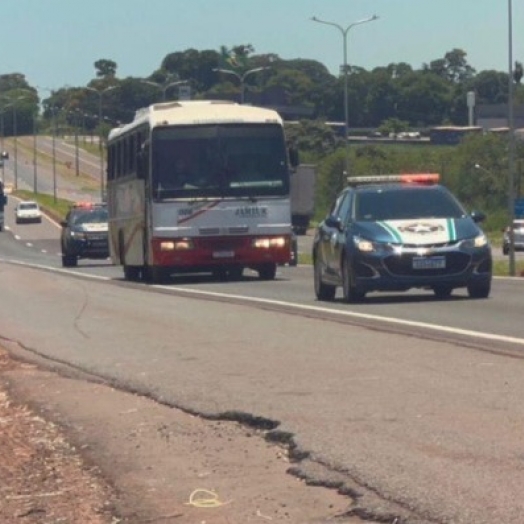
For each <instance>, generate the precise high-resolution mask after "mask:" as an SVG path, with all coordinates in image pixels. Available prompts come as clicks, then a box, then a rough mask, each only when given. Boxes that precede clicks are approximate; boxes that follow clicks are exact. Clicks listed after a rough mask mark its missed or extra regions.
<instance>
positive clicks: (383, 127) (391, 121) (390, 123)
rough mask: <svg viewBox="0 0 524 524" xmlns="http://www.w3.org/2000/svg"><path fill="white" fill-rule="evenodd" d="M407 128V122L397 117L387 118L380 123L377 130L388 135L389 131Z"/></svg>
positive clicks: (394, 131)
mask: <svg viewBox="0 0 524 524" xmlns="http://www.w3.org/2000/svg"><path fill="white" fill-rule="evenodd" d="M408 129H409V122H406V121H405V120H400V119H399V118H388V119H386V120H384V122H382V124H380V127H379V128H378V130H379V131H380V132H381V133H382V134H383V135H389V134H390V133H395V134H397V133H399V132H400V131H407V130H408Z"/></svg>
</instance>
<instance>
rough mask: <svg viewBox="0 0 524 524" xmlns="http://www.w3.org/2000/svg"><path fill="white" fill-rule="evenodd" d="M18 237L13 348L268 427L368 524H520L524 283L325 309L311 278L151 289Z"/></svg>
mask: <svg viewBox="0 0 524 524" xmlns="http://www.w3.org/2000/svg"><path fill="white" fill-rule="evenodd" d="M28 231H29V230H26V232H28ZM18 236H19V238H20V240H16V237H10V236H9V235H6V236H3V237H2V238H1V239H0V251H1V252H2V254H3V255H2V257H3V261H4V264H2V271H1V272H0V287H1V289H2V293H3V298H4V300H3V301H2V302H0V325H1V326H3V327H2V335H3V336H4V337H6V338H7V339H9V340H11V341H13V343H15V342H17V343H18V344H19V346H23V347H24V348H26V350H28V351H30V352H31V353H33V354H38V355H44V356H45V357H46V359H52V360H53V361H55V362H57V363H59V362H62V363H67V364H68V365H71V366H74V367H75V368H77V369H81V370H83V371H84V372H88V373H91V374H93V375H96V376H98V377H102V378H104V379H105V380H108V381H110V382H111V383H113V384H115V385H118V387H119V388H123V389H127V390H131V391H135V392H138V393H141V394H143V395H145V396H147V397H149V398H152V399H156V400H157V401H159V402H161V403H163V404H165V405H169V406H175V407H178V408H181V409H183V410H185V411H187V412H189V413H195V414H199V415H200V416H203V417H209V418H212V419H227V420H238V421H242V422H244V423H246V422H249V423H251V424H254V425H258V426H259V427H266V428H269V433H270V435H271V437H272V438H274V439H280V440H282V441H287V442H291V443H292V448H293V450H294V453H295V456H296V457H297V458H298V457H299V458H300V459H299V460H297V464H296V467H297V469H298V470H299V471H300V473H301V474H302V475H304V476H306V477H308V478H312V479H315V481H316V482H322V483H324V484H329V485H339V486H343V489H344V490H347V492H351V493H358V497H357V501H356V504H357V506H358V507H359V508H361V509H362V511H363V512H365V511H368V512H369V514H370V515H374V516H380V515H382V516H383V517H384V518H389V517H391V516H392V515H394V516H398V521H401V519H405V520H404V521H405V522H410V523H414V522H417V523H422V522H424V523H426V522H427V523H429V522H432V523H435V522H438V523H446V524H447V523H454V524H455V523H456V524H462V523H467V524H471V523H475V524H484V523H485V524H488V523H489V524H492V523H493V522H501V523H502V522H503V523H505V524H513V523H515V524H520V523H521V522H522V515H523V514H524V501H523V500H522V498H521V496H520V492H521V486H522V485H523V483H524V472H523V470H522V467H521V462H522V460H521V458H522V431H523V429H524V418H523V415H522V407H521V404H522V402H521V399H522V397H523V395H524V382H523V381H522V380H521V377H522V374H523V372H524V367H523V366H524V359H523V358H522V356H523V354H522V348H523V347H524V338H523V331H522V327H521V319H522V315H523V314H524V298H523V297H524V295H523V294H522V285H523V284H522V280H521V279H497V280H496V282H494V289H493V293H492V296H491V297H490V299H488V300H477V301H473V300H469V299H467V297H466V295H465V294H464V295H462V294H461V293H457V296H456V297H454V298H452V299H451V300H447V301H437V300H435V299H434V298H433V297H432V295H431V294H428V293H426V294H424V293H423V292H416V293H408V294H405V295H402V296H400V297H399V296H390V295H386V296H385V297H377V298H375V297H373V298H370V299H369V300H367V301H366V302H365V303H364V304H362V305H358V306H348V305H346V304H343V303H342V302H341V301H340V300H337V301H335V302H334V303H333V304H319V303H318V302H316V301H315V300H314V297H313V293H312V274H311V268H305V267H298V268H287V267H283V268H281V269H280V270H279V275H278V279H277V280H276V281H275V282H264V283H262V282H260V281H259V280H257V279H256V278H254V277H252V276H251V275H249V274H247V275H246V277H245V278H244V279H243V280H242V281H240V282H238V283H233V282H230V283H219V282H214V281H212V280H210V279H209V278H205V277H202V278H191V279H179V280H176V281H174V282H173V283H172V284H171V285H167V286H147V285H143V284H129V283H125V282H122V280H121V274H120V270H119V268H116V267H112V266H110V265H108V264H89V263H87V264H85V265H84V264H82V265H81V267H79V268H78V269H77V270H75V271H67V272H66V271H62V270H61V268H60V267H59V262H58V260H59V259H58V256H57V255H56V253H53V251H52V246H53V245H56V244H54V243H55V242H56V238H55V239H52V238H43V237H44V236H45V234H44V233H43V230H37V231H33V233H32V238H31V239H30V242H29V244H31V245H28V242H27V240H28V239H25V240H22V237H21V236H20V235H18ZM44 246H46V247H47V249H44ZM15 262H16V263H15ZM19 262H24V263H31V264H35V265H36V264H38V265H39V266H42V267H41V268H40V269H35V268H29V267H27V266H23V265H20V264H19ZM44 266H45V267H44ZM21 312H22V313H21ZM19 350H20V349H19ZM385 521H386V522H392V521H393V520H392V519H391V518H390V520H389V521H388V520H385Z"/></svg>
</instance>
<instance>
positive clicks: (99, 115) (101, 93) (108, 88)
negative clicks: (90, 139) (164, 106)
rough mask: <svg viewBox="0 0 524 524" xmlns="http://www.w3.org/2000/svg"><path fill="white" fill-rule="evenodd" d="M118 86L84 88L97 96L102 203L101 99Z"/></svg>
mask: <svg viewBox="0 0 524 524" xmlns="http://www.w3.org/2000/svg"><path fill="white" fill-rule="evenodd" d="M118 87H120V86H109V87H106V88H105V89H95V88H94V87H86V89H87V90H89V91H93V93H96V94H97V95H98V151H99V153H100V201H101V202H103V201H104V150H103V147H102V97H103V95H104V93H107V92H108V91H111V90H112V89H116V88H118Z"/></svg>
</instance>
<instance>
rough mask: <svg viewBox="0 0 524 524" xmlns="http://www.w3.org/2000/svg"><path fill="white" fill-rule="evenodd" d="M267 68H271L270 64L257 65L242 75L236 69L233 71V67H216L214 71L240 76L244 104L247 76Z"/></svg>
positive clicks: (241, 101) (241, 96)
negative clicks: (264, 65)
mask: <svg viewBox="0 0 524 524" xmlns="http://www.w3.org/2000/svg"><path fill="white" fill-rule="evenodd" d="M265 69H269V66H266V67H255V68H254V69H250V70H249V71H246V72H245V73H244V74H242V75H239V74H238V73H237V72H236V71H232V70H231V69H221V68H220V67H215V68H214V69H213V71H217V72H219V73H225V74H226V75H233V76H234V77H236V78H238V80H239V82H240V103H241V104H243V103H244V91H245V80H246V78H247V77H248V76H249V75H251V74H253V73H258V72H260V71H264V70H265Z"/></svg>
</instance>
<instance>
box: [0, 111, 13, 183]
mask: <svg viewBox="0 0 524 524" xmlns="http://www.w3.org/2000/svg"><path fill="white" fill-rule="evenodd" d="M10 107H11V104H7V105H5V106H3V107H2V108H0V150H1V153H2V154H3V153H4V151H5V149H4V139H5V127H4V114H5V111H6V109H9V108H10ZM1 162H2V183H4V181H5V160H4V159H2V160H1Z"/></svg>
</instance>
